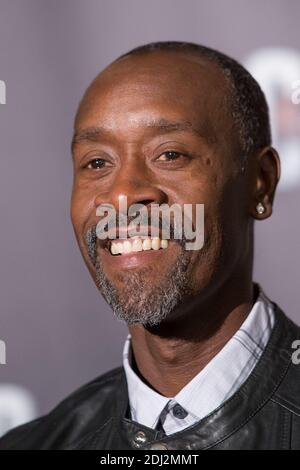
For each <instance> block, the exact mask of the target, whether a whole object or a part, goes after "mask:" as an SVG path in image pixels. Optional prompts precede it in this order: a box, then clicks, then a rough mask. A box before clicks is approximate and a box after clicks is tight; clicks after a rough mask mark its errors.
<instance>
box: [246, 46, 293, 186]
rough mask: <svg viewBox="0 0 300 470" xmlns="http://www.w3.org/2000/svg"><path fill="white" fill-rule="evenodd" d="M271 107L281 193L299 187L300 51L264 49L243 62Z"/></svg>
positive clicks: (255, 52)
mask: <svg viewBox="0 0 300 470" xmlns="http://www.w3.org/2000/svg"><path fill="white" fill-rule="evenodd" d="M244 65H245V67H246V68H247V69H248V70H249V72H250V73H251V74H252V75H253V76H254V78H255V79H256V80H257V81H258V83H259V84H260V86H261V87H262V89H263V91H264V93H265V95H266V98H267V101H268V104H269V108H270V116H271V125H272V136H273V145H274V147H276V149H277V150H278V152H279V155H280V158H281V163H282V175H281V181H280V183H279V186H278V190H279V191H290V190H294V189H297V188H300V51H297V50H294V49H287V48H264V49H258V50H256V51H254V52H253V53H252V54H251V55H250V56H249V57H248V58H246V60H245V61H244Z"/></svg>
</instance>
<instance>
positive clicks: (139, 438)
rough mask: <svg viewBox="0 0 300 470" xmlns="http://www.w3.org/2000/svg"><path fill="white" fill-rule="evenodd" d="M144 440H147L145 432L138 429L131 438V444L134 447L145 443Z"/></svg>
mask: <svg viewBox="0 0 300 470" xmlns="http://www.w3.org/2000/svg"><path fill="white" fill-rule="evenodd" d="M145 442H147V436H146V434H145V433H144V432H143V431H138V432H137V433H136V435H135V436H134V438H133V441H132V443H133V445H134V446H135V447H140V446H141V445H143V444H145Z"/></svg>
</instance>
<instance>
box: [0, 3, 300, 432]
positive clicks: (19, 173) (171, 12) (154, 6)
mask: <svg viewBox="0 0 300 470" xmlns="http://www.w3.org/2000/svg"><path fill="white" fill-rule="evenodd" d="M299 24H300V2H299V1H298V0H288V1H287V0H272V1H271V0H264V1H261V0H252V1H251V2H250V1H244V0H220V1H216V0H215V1H212V0H210V1H201V0H198V1H196V0H185V1H183V0H164V1H163V0H159V1H158V0H151V1H148V0H147V1H144V0H107V1H106V0H52V1H50V0H48V1H46V0H0V80H3V81H5V83H6V104H0V152H1V158H0V214H1V232H0V237H1V238H0V241H1V244H0V247H1V248H0V250H1V263H0V269H1V272H0V276H1V277H0V280H1V284H0V289H1V291H0V293H1V297H0V299H1V311H0V340H2V341H5V344H6V362H7V363H6V365H0V433H1V412H2V431H4V429H7V428H8V427H11V426H12V425H14V424H16V423H17V422H19V421H21V420H22V419H23V420H26V419H29V418H31V417H33V416H34V415H35V414H36V413H43V412H46V411H47V410H49V409H50V408H51V407H53V406H54V405H55V404H56V403H57V402H58V401H59V400H60V399H62V398H63V397H64V396H65V395H66V394H68V393H70V392H71V391H73V389H75V388H76V387H78V386H79V385H81V384H83V383H84V382H86V381H88V380H90V379H92V378H94V377H95V376H96V375H98V374H101V373H103V372H105V371H106V370H108V369H110V368H112V367H115V366H117V365H119V364H120V361H121V351H122V347H123V342H124V339H125V336H126V329H125V327H124V326H123V325H122V324H121V323H120V322H117V321H116V320H115V319H114V318H113V316H112V314H111V312H110V311H109V309H108V308H107V307H106V305H105V303H104V302H103V301H102V299H101V298H100V296H99V294H98V292H97V290H96V288H95V287H94V285H93V283H92V280H91V278H90V276H89V274H88V271H87V269H86V267H85V266H84V264H83V261H82V260H81V257H80V254H79V251H78V249H77V246H76V243H75V237H74V235H73V231H72V227H71V223H70V220H69V201H70V191H71V183H72V166H71V156H70V139H71V133H72V120H73V116H74V112H75V109H76V106H77V103H78V100H79V98H80V97H81V95H82V93H83V91H84V89H85V87H86V86H87V85H88V83H89V82H90V80H91V79H92V78H94V76H95V75H96V74H97V73H98V71H99V70H100V69H101V68H103V67H104V66H105V65H107V64H108V63H109V62H110V61H112V60H113V59H114V58H116V57H117V56H118V55H119V54H121V53H123V52H125V51H127V50H129V49H130V48H133V47H135V46H137V45H140V44H142V43H146V42H149V41H157V40H186V41H193V42H198V43H203V44H206V45H208V46H211V47H215V48H218V49H220V50H222V51H223V52H225V53H228V54H230V55H232V56H234V57H236V58H237V59H238V60H241V61H244V62H246V61H247V60H248V58H249V56H250V55H253V53H255V52H256V51H258V50H260V49H262V48H265V47H268V48H270V47H271V48H274V47H284V48H292V49H293V50H294V51H296V52H297V51H298V53H299V48H300V39H299ZM254 62H255V61H254ZM295 73H296V72H295ZM295 73H294V75H295ZM290 79H291V80H292V79H295V80H296V79H300V69H299V76H294V77H291V78H290ZM271 88H272V87H271ZM293 106H294V108H293V110H294V111H293V112H294V117H293V119H299V115H300V112H299V109H300V105H299V106H298V107H297V108H296V106H297V105H296V104H294V105H293ZM293 122H294V121H293ZM288 125H289V124H288ZM283 127H284V126H283ZM298 130H300V126H299V127H297V128H296V130H295V129H294V131H293V132H294V133H293V132H292V137H293V139H294V143H295V146H294V167H291V166H290V174H291V175H292V177H291V178H292V179H291V180H290V181H291V184H289V182H288V180H287V182H286V184H285V185H284V187H282V188H281V189H280V192H279V193H278V195H277V201H276V205H275V213H274V215H273V217H272V218H271V219H269V220H268V221H266V222H263V223H259V224H257V230H256V232H257V237H256V257H255V279H256V280H258V281H260V282H261V284H262V285H263V287H264V289H265V291H266V293H267V294H268V295H269V296H270V297H271V298H272V299H273V300H275V301H277V302H278V303H279V304H280V305H281V306H282V307H283V308H284V309H285V310H286V312H287V313H288V314H289V315H290V316H291V317H292V318H293V319H295V320H297V321H298V322H299V323H300V312H299V308H298V291H299V287H300V286H299V275H298V272H299V266H300V250H299V247H300V242H299V235H300V221H299V202H300V200H299V196H300V175H298V173H297V172H298V167H297V162H299V159H300V144H299V140H297V139H299V134H300V133H299V134H298V135H297V132H298ZM284 132H286V127H284ZM279 134H280V133H279ZM285 135H286V136H288V137H289V136H291V132H287V133H286V134H285ZM280 136H281V138H282V134H280ZM280 136H279V137H280ZM298 144H299V145H298ZM297 145H298V147H297ZM295 149H296V157H295ZM297 151H298V153H297ZM290 161H292V157H291V160H290ZM288 164H289V159H288V158H286V161H285V165H287V166H288ZM298 176H299V177H298ZM293 178H294V179H293ZM1 390H2V402H1ZM1 403H2V409H1ZM16 410H19V411H18V412H17V411H16ZM16 415H17V416H16Z"/></svg>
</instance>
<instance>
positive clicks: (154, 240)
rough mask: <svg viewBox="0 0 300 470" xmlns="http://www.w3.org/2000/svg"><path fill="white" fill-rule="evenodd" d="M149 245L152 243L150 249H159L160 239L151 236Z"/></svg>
mask: <svg viewBox="0 0 300 470" xmlns="http://www.w3.org/2000/svg"><path fill="white" fill-rule="evenodd" d="M151 245H152V250H159V248H160V239H159V238H158V237H155V238H152V240H151Z"/></svg>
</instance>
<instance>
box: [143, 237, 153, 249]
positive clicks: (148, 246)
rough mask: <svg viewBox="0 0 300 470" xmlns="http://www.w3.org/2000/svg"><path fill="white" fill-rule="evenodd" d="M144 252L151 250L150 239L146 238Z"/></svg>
mask: <svg viewBox="0 0 300 470" xmlns="http://www.w3.org/2000/svg"><path fill="white" fill-rule="evenodd" d="M143 250H144V251H146V250H151V240H150V238H145V240H143Z"/></svg>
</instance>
